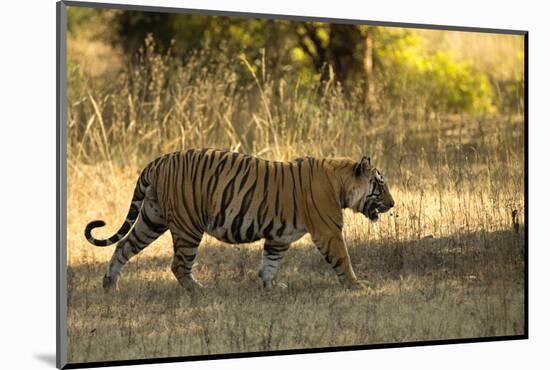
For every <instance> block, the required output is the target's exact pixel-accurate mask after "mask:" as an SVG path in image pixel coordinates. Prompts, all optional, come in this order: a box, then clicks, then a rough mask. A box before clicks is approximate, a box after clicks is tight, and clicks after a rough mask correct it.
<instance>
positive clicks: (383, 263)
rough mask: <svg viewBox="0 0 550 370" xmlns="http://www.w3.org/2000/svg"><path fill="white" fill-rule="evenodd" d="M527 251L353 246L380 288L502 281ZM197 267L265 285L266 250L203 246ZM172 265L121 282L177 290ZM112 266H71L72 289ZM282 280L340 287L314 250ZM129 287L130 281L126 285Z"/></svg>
mask: <svg viewBox="0 0 550 370" xmlns="http://www.w3.org/2000/svg"><path fill="white" fill-rule="evenodd" d="M524 245H525V244H524V235H523V233H520V234H517V233H515V232H513V231H511V230H510V231H508V230H501V231H494V232H484V231H479V232H471V233H463V234H456V235H451V236H447V237H441V238H429V239H419V240H406V241H396V240H379V241H372V242H369V243H364V242H360V241H359V242H358V241H349V242H348V248H349V251H350V256H351V260H352V264H353V266H354V269H355V271H356V273H357V275H358V276H359V277H360V278H366V279H367V280H369V281H374V282H376V281H378V282H381V281H386V280H394V279H403V278H415V277H427V276H432V275H436V276H439V277H441V278H444V277H462V278H467V279H470V280H474V279H481V278H488V277H489V276H490V277H491V278H498V277H499V276H501V275H502V274H506V273H509V272H510V270H516V271H517V272H521V271H523V268H524ZM113 250H114V247H113ZM196 261H197V265H196V267H195V275H196V276H197V278H198V279H200V280H201V281H203V282H204V283H205V284H206V286H207V287H208V286H213V285H215V286H220V285H225V286H228V287H229V286H233V285H234V286H237V287H238V285H239V284H244V285H245V286H248V285H249V284H251V283H253V284H254V285H255V286H257V285H258V284H259V280H258V278H257V275H256V273H257V268H258V266H259V264H260V261H261V250H260V249H259V248H257V247H256V248H248V247H247V246H246V245H240V246H232V245H226V244H221V245H219V246H216V247H210V246H203V247H202V248H200V249H199V254H198V256H197V260H196ZM170 264H171V257H170V256H162V257H159V256H152V257H150V256H148V255H147V252H145V255H142V256H139V257H138V258H134V259H132V260H131V261H130V262H129V263H128V264H127V265H126V266H125V268H124V270H123V276H122V278H121V281H122V280H128V279H131V280H135V279H143V280H146V281H144V283H147V281H149V282H151V283H154V285H155V286H156V287H157V288H160V289H161V290H165V289H175V288H177V287H178V284H177V282H176V280H175V278H173V276H172V274H171V272H170ZM106 266H107V261H105V263H99V262H94V263H89V264H78V265H71V266H69V268H68V278H69V279H68V280H69V287H76V285H81V284H80V283H79V282H81V281H82V279H86V280H88V279H91V280H92V281H95V283H94V284H93V285H97V286H99V285H100V282H101V279H102V276H103V273H104V271H105V268H106ZM167 276H169V278H167ZM279 278H282V279H284V280H285V281H286V282H287V283H288V284H291V285H292V286H294V287H295V288H304V289H311V288H312V285H311V284H313V282H314V281H317V282H318V283H320V284H321V285H326V286H331V285H335V286H338V285H337V283H336V280H335V278H334V273H333V272H332V269H330V268H329V266H328V265H327V264H326V263H325V262H324V260H323V259H322V258H321V256H320V254H319V253H318V251H317V250H316V248H315V246H313V245H309V246H305V247H296V248H291V249H290V250H289V251H288V253H287V255H286V256H285V258H284V261H283V264H282V266H281V268H280V272H279ZM322 280H325V281H326V282H325V283H323V281H322ZM308 282H309V283H310V284H308ZM127 284H128V281H126V282H125V284H124V285H127ZM159 284H160V285H159Z"/></svg>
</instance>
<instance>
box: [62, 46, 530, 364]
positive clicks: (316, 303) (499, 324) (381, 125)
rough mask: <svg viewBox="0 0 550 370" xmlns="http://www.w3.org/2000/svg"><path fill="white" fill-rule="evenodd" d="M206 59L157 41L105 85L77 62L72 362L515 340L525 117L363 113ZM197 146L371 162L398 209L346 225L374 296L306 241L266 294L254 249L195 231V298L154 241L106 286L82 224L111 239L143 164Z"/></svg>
mask: <svg viewBox="0 0 550 370" xmlns="http://www.w3.org/2000/svg"><path fill="white" fill-rule="evenodd" d="M201 58H203V59H201ZM204 58H209V57H208V56H197V58H196V59H195V60H192V61H191V62H190V63H189V65H186V66H185V68H179V69H176V68H174V67H173V66H171V64H170V58H169V57H167V56H160V55H157V54H155V53H154V52H153V49H152V48H151V49H146V50H145V51H144V53H143V55H142V60H141V64H139V65H137V66H133V67H128V68H125V69H123V71H122V72H121V74H120V75H119V76H118V77H117V78H115V79H110V80H109V81H105V80H101V79H91V78H89V77H88V76H86V75H85V74H82V73H81V72H80V71H79V70H78V69H75V70H73V71H72V72H71V75H70V79H69V121H68V125H69V127H68V133H69V144H68V184H67V186H68V264H69V266H68V273H69V276H68V277H69V278H68V289H69V292H68V293H69V297H68V309H69V311H68V321H67V322H68V338H69V347H68V359H69V362H87V361H100V360H117V359H129V358H150V357H164V356H185V355H195V354H209V353H227V352H242V351H244V352H251V351H264V350H275V349H289V348H311V347H325V346H343V345H353V344H372V343H397V342H402V341H420V340H434V339H450V338H471V337H484V336H501V335H512V334H522V333H524V330H525V328H524V322H523V319H524V305H523V304H524V291H523V287H524V285H523V284H524V281H523V277H524V256H523V251H524V237H523V228H522V225H521V224H522V223H523V217H524V215H523V210H524V195H523V194H524V183H523V178H524V172H523V171H524V167H523V121H522V117H516V116H510V115H504V114H500V115H493V116H487V117H471V116H467V115H458V116H453V117H449V116H440V115H438V114H436V113H433V112H432V113H429V114H427V115H426V116H422V117H418V116H416V115H410V114H408V113H407V111H406V109H405V108H406V106H404V105H403V104H395V105H394V106H391V104H388V106H387V107H385V108H384V110H383V111H382V113H381V114H380V115H379V116H378V117H375V118H374V119H372V118H371V119H369V118H368V117H366V116H365V114H364V110H362V108H361V107H360V106H358V105H357V102H354V101H353V98H349V97H345V96H344V95H343V94H342V92H341V91H340V90H339V88H338V86H336V85H334V84H332V85H330V84H329V85H327V86H325V87H324V89H322V90H323V91H321V92H319V91H310V90H308V89H305V88H302V87H300V83H299V81H294V82H291V81H290V80H289V81H272V80H270V79H269V74H268V73H267V74H266V73H258V75H254V76H253V78H252V82H251V83H250V84H249V85H246V86H241V85H238V84H237V83H236V81H235V78H234V74H233V73H234V69H235V68H241V67H242V68H246V62H245V61H244V60H242V63H244V64H238V61H225V62H224V61H220V62H219V63H218V64H214V65H213V66H212V67H211V68H210V69H208V70H207V69H205V68H204V65H206V64H205V59H204ZM207 60H210V59H207ZM265 75H267V77H262V76H265ZM206 146H207V147H223V148H232V149H234V150H240V151H243V152H247V153H251V154H257V155H261V156H263V157H265V158H271V159H282V160H284V159H288V158H292V157H296V156H298V155H304V154H309V155H316V156H352V157H356V158H359V157H360V156H361V155H363V154H366V153H369V154H371V155H372V156H373V158H374V162H375V164H376V165H377V167H379V168H380V169H381V170H382V172H383V173H384V174H385V175H386V178H387V179H388V181H389V184H390V187H391V188H392V192H393V195H394V198H395V200H396V204H397V205H396V208H395V209H394V211H393V212H392V214H391V215H390V214H386V215H383V216H382V219H381V220H380V222H379V223H377V224H371V223H370V222H368V220H366V219H365V218H364V217H362V216H360V215H354V214H351V213H348V212H347V211H346V217H345V221H346V222H345V223H346V226H345V230H344V234H345V239H346V241H347V243H348V246H349V249H350V254H351V258H352V263H353V265H354V267H355V270H356V273H357V274H358V275H359V277H361V278H366V279H367V280H369V281H370V283H371V286H372V287H371V289H369V290H366V291H346V290H343V289H341V288H340V286H339V285H338V283H337V281H336V278H335V276H334V273H333V272H332V271H331V269H330V268H329V267H328V265H327V264H326V263H325V262H324V261H323V260H322V258H321V256H320V254H319V253H318V252H317V251H316V249H315V247H314V246H313V245H312V243H311V240H310V239H309V237H307V236H306V237H304V238H303V239H302V240H300V241H298V242H297V243H295V244H294V245H293V247H292V248H291V249H290V250H289V252H288V254H287V255H286V256H285V260H284V263H283V265H282V266H281V270H280V275H279V280H280V281H282V282H284V283H286V284H288V287H287V288H286V289H284V288H280V289H276V290H274V291H272V292H269V293H267V292H264V291H262V290H261V289H260V284H259V281H258V279H257V277H256V272H257V268H258V267H259V263H260V258H261V257H260V256H261V244H259V243H255V244H252V245H237V246H230V245H227V244H223V243H221V242H219V241H216V240H214V239H212V238H209V237H206V238H205V239H204V240H203V242H202V245H201V248H200V250H199V255H198V258H197V262H198V266H197V269H196V277H197V278H198V279H199V280H201V281H202V282H204V283H205V285H206V288H205V289H204V291H202V292H200V293H197V294H190V293H188V292H186V291H184V290H183V289H182V288H180V287H179V285H178V284H177V282H176V280H175V278H173V276H172V275H171V272H170V267H169V266H170V258H171V240H170V237H169V235H165V236H163V237H162V238H160V239H159V240H158V241H156V242H155V243H154V244H153V245H151V246H150V247H148V248H147V249H146V250H145V251H144V252H143V253H141V254H140V255H139V256H137V257H135V258H134V259H132V260H131V261H130V262H129V263H128V265H127V266H126V268H125V270H124V272H123V278H122V279H121V281H120V284H119V291H118V292H117V293H116V294H113V295H105V294H104V293H103V290H102V288H101V278H102V276H103V273H104V269H105V268H106V264H107V261H108V260H109V258H110V255H111V253H112V251H113V248H96V247H93V246H91V245H90V244H88V243H87V242H86V240H85V238H84V236H83V230H84V227H85V225H86V223H88V222H89V221H91V220H93V219H98V218H101V219H104V220H105V221H106V222H107V225H108V226H107V227H105V228H104V230H101V232H103V234H101V232H99V230H98V234H99V235H98V236H99V237H101V236H108V235H110V233H112V232H113V231H115V230H116V229H117V228H118V226H120V224H121V222H122V220H123V219H124V217H125V214H126V211H127V209H128V202H129V200H130V197H131V194H132V191H133V187H134V184H135V180H136V178H137V176H138V172H139V170H140V169H141V168H142V166H143V165H144V164H145V163H147V161H149V160H151V159H153V158H154V157H156V156H158V155H160V154H162V153H165V152H168V151H172V150H177V149H181V148H188V147H206ZM513 210H517V211H518V212H519V223H520V227H519V230H518V232H517V233H516V231H515V230H514V229H513V225H512V219H511V212H512V211H513Z"/></svg>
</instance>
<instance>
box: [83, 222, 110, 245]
mask: <svg viewBox="0 0 550 370" xmlns="http://www.w3.org/2000/svg"><path fill="white" fill-rule="evenodd" d="M103 226H105V222H104V221H101V220H96V221H92V222H90V223H89V224H88V225H86V230H84V236H85V237H86V239H87V240H88V241H89V242H90V243H92V244H93V245H95V246H98V247H104V246H106V245H108V244H107V240H97V239H95V238H94V237H93V236H92V230H93V229H96V228H98V227H103Z"/></svg>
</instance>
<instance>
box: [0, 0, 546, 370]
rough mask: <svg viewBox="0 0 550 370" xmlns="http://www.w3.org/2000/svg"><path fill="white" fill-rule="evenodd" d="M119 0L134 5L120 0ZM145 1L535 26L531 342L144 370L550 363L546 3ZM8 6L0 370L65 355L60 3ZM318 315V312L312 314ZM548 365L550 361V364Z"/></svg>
mask: <svg viewBox="0 0 550 370" xmlns="http://www.w3.org/2000/svg"><path fill="white" fill-rule="evenodd" d="M111 2H120V3H122V2H124V1H116V0H111ZM137 3H138V4H141V5H161V6H162V5H165V6H174V7H178V6H179V7H187V8H202V9H218V10H234V11H246V12H259V13H279V14H295V15H310V16H318V17H334V18H355V19H369V20H382V21H397V22H413V23H428V24H430V23H431V24H444V25H458V26H474V27H489V28H510V29H522V30H528V31H530V35H529V41H530V45H529V74H530V75H529V77H530V78H529V108H530V109H529V112H530V113H529V117H530V120H529V126H530V127H529V137H530V140H529V162H530V166H529V199H530V201H529V206H530V212H529V221H530V224H529V233H530V238H529V256H530V261H529V267H530V268H529V281H530V302H529V303H530V304H529V319H530V327H529V332H530V339H529V340H527V341H513V342H496V343H483V344H462V345H446V346H434V347H418V348H401V349H388V350H370V351H356V352H347V353H346V352H341V353H328V354H327V353H325V354H315V355H294V356H280V357H265V358H250V359H238V360H218V361H207V362H205V361H202V362H192V363H176V364H162V365H148V366H141V367H140V369H153V368H154V369H157V368H158V369H182V368H183V369H197V368H198V369H230V368H231V369H233V368H235V367H239V368H245V369H257V368H259V367H262V368H263V369H276V368H280V367H292V368H293V367H303V368H305V367H310V366H315V367H318V368H323V369H325V368H326V369H329V368H340V369H342V368H343V367H344V366H350V367H353V368H358V367H363V368H364V367H372V368H396V367H398V366H402V367H406V368H407V369H441V368H445V369H477V368H493V369H494V368H496V369H519V368H523V367H526V368H542V367H545V366H548V359H547V356H546V355H547V353H545V351H546V352H547V351H548V349H549V344H550V341H549V339H550V336H549V334H548V330H549V319H548V317H549V315H550V310H549V309H550V307H549V289H548V287H547V282H548V281H549V279H548V277H547V275H546V271H547V270H548V268H547V264H548V262H550V260H549V248H550V246H549V245H548V243H547V241H546V239H545V236H546V230H545V229H547V228H548V226H547V225H546V224H547V222H546V221H547V213H548V210H550V208H549V207H548V203H549V196H548V190H549V189H550V186H549V184H548V169H549V166H548V159H547V158H548V157H547V156H548V148H549V147H550V145H549V144H548V143H547V139H548V136H549V135H548V134H549V127H550V126H549V124H548V123H549V122H548V111H549V110H548V107H549V106H550V92H549V91H548V85H549V83H550V79H549V68H550V59H549V54H550V53H549V48H550V27H549V24H550V19H549V17H548V14H549V12H548V11H547V9H545V6H544V3H545V2H543V1H526V0H524V1H519V0H516V1H503V0H491V1H489V0H483V1H481V0H476V1H472V0H460V1H458V0H454V1H437V0H433V1H427V0H415V1H407V0H402V1H396V0H384V1H352V0H337V1H325V2H319V1H311V0H308V1H306V0H301V1H298V0H277V1H254V0H225V1H216V0H193V1H192V0H179V1H178V0H170V1H168V0H165V1H159V0H156V1H144V0H142V1H138V2H137ZM2 8H3V9H2V12H1V13H0V18H1V20H0V27H1V33H0V39H1V54H0V63H1V67H2V68H1V69H0V70H1V71H2V78H1V79H0V86H1V90H0V91H1V93H2V95H1V100H0V101H1V103H0V107H1V113H0V139H1V144H0V150H1V156H0V162H1V163H2V169H1V170H0V173H1V175H0V194H1V196H2V197H1V198H0V205H1V206H0V218H1V223H0V231H1V234H0V235H1V238H0V248H1V249H2V251H1V254H0V274H1V276H0V278H1V279H0V282H1V286H2V292H1V293H0V300H1V301H0V302H1V303H0V310H2V313H1V314H0V320H1V321H0V324H1V325H0V338H1V339H2V344H1V347H0V353H1V355H0V367H2V368H8V369H13V368H25V369H36V368H53V366H54V358H55V248H56V246H55V139H56V137H55V44H56V41H55V1H54V0H39V1H35V0H33V1H28V0H27V1H16V0H12V1H7V2H4V3H3V4H2ZM312 314H314V313H312ZM545 363H546V365H544V364H545Z"/></svg>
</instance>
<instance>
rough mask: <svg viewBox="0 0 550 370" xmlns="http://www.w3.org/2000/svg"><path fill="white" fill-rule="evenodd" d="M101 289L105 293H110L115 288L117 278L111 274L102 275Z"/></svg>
mask: <svg viewBox="0 0 550 370" xmlns="http://www.w3.org/2000/svg"><path fill="white" fill-rule="evenodd" d="M102 285H103V291H104V292H105V293H110V292H112V291H114V290H116V288H117V279H116V278H114V277H111V276H107V275H105V276H103V283H102Z"/></svg>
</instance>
